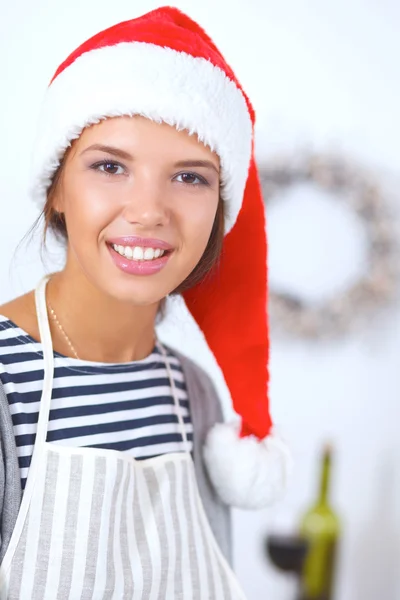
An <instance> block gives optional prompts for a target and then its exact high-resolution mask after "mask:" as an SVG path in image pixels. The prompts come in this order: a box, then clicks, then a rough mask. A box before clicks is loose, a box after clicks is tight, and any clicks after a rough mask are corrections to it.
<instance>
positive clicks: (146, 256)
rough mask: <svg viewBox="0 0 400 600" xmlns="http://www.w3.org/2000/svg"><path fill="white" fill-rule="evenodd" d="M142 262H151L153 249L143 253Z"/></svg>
mask: <svg viewBox="0 0 400 600" xmlns="http://www.w3.org/2000/svg"><path fill="white" fill-rule="evenodd" d="M143 258H144V260H153V258H154V250H153V248H146V249H145V251H144V256H143Z"/></svg>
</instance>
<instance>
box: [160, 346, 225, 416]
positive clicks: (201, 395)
mask: <svg viewBox="0 0 400 600" xmlns="http://www.w3.org/2000/svg"><path fill="white" fill-rule="evenodd" d="M168 350H169V351H170V352H171V353H172V354H173V355H174V356H176V357H177V358H178V359H179V361H180V363H181V366H182V370H183V374H184V377H185V382H186V387H187V391H188V396H189V401H190V405H191V410H192V413H193V412H194V413H195V414H198V417H199V418H200V415H201V420H202V421H205V420H208V421H209V425H210V426H211V424H212V423H215V422H217V421H223V413H222V406H221V401H220V399H219V396H218V393H217V390H216V388H215V385H214V382H213V380H212V379H211V377H210V375H209V374H208V373H207V372H206V371H205V370H204V369H203V368H202V367H200V366H199V365H198V364H197V363H196V362H195V361H193V360H192V359H190V358H188V357H187V356H185V355H184V354H181V353H180V352H179V351H177V350H175V348H171V347H168Z"/></svg>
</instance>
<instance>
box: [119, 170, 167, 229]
mask: <svg viewBox="0 0 400 600" xmlns="http://www.w3.org/2000/svg"><path fill="white" fill-rule="evenodd" d="M123 216H124V219H125V220H126V221H127V222H128V223H130V224H133V225H138V226H140V227H142V228H143V229H153V228H155V227H160V226H164V225H166V224H167V223H168V221H169V210H168V206H167V199H166V193H165V190H163V189H162V186H161V185H160V184H159V183H157V181H154V180H153V181H149V180H148V179H147V178H146V179H145V180H141V179H140V178H137V179H136V180H135V182H134V183H133V184H132V187H131V188H130V190H129V191H128V193H127V196H126V198H125V202H124V209H123Z"/></svg>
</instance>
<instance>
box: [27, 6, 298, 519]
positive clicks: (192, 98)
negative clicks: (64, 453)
mask: <svg viewBox="0 0 400 600" xmlns="http://www.w3.org/2000/svg"><path fill="white" fill-rule="evenodd" d="M122 115H124V116H128V115H131V116H132V115H142V116H145V117H147V118H149V119H151V120H153V121H156V122H165V123H168V124H170V125H172V126H174V127H176V128H178V129H182V130H187V131H188V132H189V133H190V134H195V135H196V136H197V138H198V139H199V140H200V141H201V142H202V143H204V144H205V145H207V146H208V147H209V148H210V149H211V150H213V151H215V152H216V153H217V154H218V156H219V158H220V166H221V196H222V198H223V201H224V203H225V238H224V245H223V252H222V258H221V262H220V265H219V267H218V269H217V270H216V271H215V273H214V274H213V276H211V277H209V278H207V280H206V281H204V282H202V283H200V284H198V285H197V286H196V287H194V288H192V289H191V290H190V291H188V292H186V293H185V294H184V298H185V301H186V304H187V306H188V308H189V310H190V312H191V314H192V315H193V317H194V319H195V320H196V322H197V323H198V325H199V327H200V329H201V330H202V332H203V334H204V336H205V339H206V341H207V343H208V345H209V347H210V349H211V351H212V352H213V354H214V356H215V358H216V360H217V362H218V364H219V366H220V367H221V370H222V373H223V375H224V378H225V380H226V383H227V386H228V388H229V391H230V394H231V398H232V402H233V408H234V410H235V412H236V413H237V414H238V415H239V417H240V418H241V423H233V424H231V423H223V424H218V425H216V426H215V427H214V428H213V429H212V430H211V431H210V432H209V434H208V437H207V439H206V442H205V445H204V458H205V462H206V465H207V468H208V472H209V474H210V477H211V480H212V482H213V484H214V486H215V488H216V490H217V491H218V493H219V495H220V497H221V499H222V500H223V501H224V502H225V503H227V504H230V505H233V506H239V507H242V508H261V507H263V506H266V505H267V504H268V503H270V502H271V501H273V500H275V499H276V498H277V497H278V496H279V495H280V493H281V490H282V488H283V487H284V486H285V481H286V477H287V471H288V464H289V459H288V453H287V450H286V447H285V446H284V444H283V443H282V442H281V441H280V440H279V438H278V437H277V436H276V435H275V434H274V432H273V430H272V422H271V416H270V412H269V399H268V379H269V376H268V360H269V331H268V318H267V241H266V233H265V217H264V205H263V200H262V196H261V191H260V184H259V180H258V174H257V168H256V163H255V159H254V122H255V115H254V110H253V108H252V106H251V104H250V101H249V99H248V98H247V96H246V94H245V93H244V91H243V89H242V88H241V86H240V84H239V82H238V80H237V79H236V77H235V75H234V73H233V72H232V70H231V68H230V67H229V66H228V65H227V63H226V62H225V60H224V58H223V56H222V55H221V53H220V52H219V50H218V49H217V48H216V46H215V45H214V43H213V42H212V40H211V39H210V38H209V36H208V35H207V34H206V33H205V32H204V31H203V29H202V28H201V27H199V25H197V24H196V23H195V22H194V21H192V20H191V19H190V18H189V17H187V16H186V15H184V14H183V13H182V12H180V11H179V10H177V9H176V8H172V7H163V8H159V9H157V10H154V11H152V12H150V13H148V14H146V15H144V16H142V17H139V18H137V19H133V20H130V21H125V22H123V23H119V24H118V25H115V26H113V27H110V28H109V29H106V30H105V31H102V32H100V33H99V34H97V35H95V36H94V37H92V38H91V39H89V40H88V41H86V42H85V43H83V44H82V45H81V46H80V47H79V48H78V49H77V50H75V51H74V52H73V53H72V54H71V55H70V56H69V57H68V58H67V59H66V60H65V61H64V62H63V63H62V64H61V65H60V67H59V68H58V69H57V71H56V73H55V75H54V77H53V79H52V81H51V83H50V86H49V88H48V90H47V94H46V97H45V102H44V106H43V111H42V116H41V119H40V123H39V136H38V138H37V142H36V147H35V152H34V159H33V180H32V193H33V196H34V199H35V200H36V202H37V203H38V204H39V206H40V208H43V206H44V202H45V200H46V193H47V190H48V188H49V186H50V183H51V180H52V177H53V175H54V173H55V171H56V169H57V167H58V166H59V164H60V160H61V159H62V157H63V155H64V153H65V151H66V149H67V148H68V147H69V146H70V145H71V142H72V140H74V139H76V138H78V137H79V136H80V134H81V132H82V130H83V129H84V128H85V127H87V126H89V125H92V124H95V123H98V122H99V121H101V120H102V119H105V118H107V117H116V116H122Z"/></svg>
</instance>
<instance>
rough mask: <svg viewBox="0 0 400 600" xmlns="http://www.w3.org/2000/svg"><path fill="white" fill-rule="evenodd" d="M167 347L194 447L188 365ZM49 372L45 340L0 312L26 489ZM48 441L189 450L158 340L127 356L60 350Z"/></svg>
mask: <svg viewBox="0 0 400 600" xmlns="http://www.w3.org/2000/svg"><path fill="white" fill-rule="evenodd" d="M167 354H168V356H169V357H170V361H169V362H170V365H171V368H172V373H173V378H174V382H175V387H176V391H177V394H178V398H179V403H180V405H181V407H182V409H183V413H182V414H183V417H184V423H185V427H186V433H187V437H188V442H189V445H190V447H191V446H192V440H193V428H192V423H191V420H190V414H189V401H188V397H187V390H186V384H185V380H184V376H183V371H182V367H181V365H180V362H179V360H178V358H177V357H176V356H175V355H174V354H172V353H171V351H169V350H168V349H167ZM43 375H44V369H43V353H42V346H41V344H40V343H38V342H37V341H36V340H34V339H33V338H32V337H31V336H29V335H28V334H27V333H26V332H25V331H23V330H22V329H20V328H19V327H18V326H17V325H16V324H15V323H13V322H12V321H10V320H9V319H7V318H6V317H4V316H2V315H0V380H1V382H2V383H3V386H4V390H5V392H6V394H7V398H8V402H9V405H10V411H11V416H12V421H13V425H14V434H15V440H16V445H17V453H18V461H19V466H20V470H21V481H22V489H24V487H25V483H26V478H27V474H28V470H29V465H30V462H31V457H32V450H33V446H34V443H35V436H36V426H37V420H38V410H39V403H40V397H41V393H42V384H43ZM47 441H48V442H51V443H55V444H61V445H64V446H80V447H83V446H91V447H95V448H107V449H115V450H120V451H125V452H128V453H129V454H131V455H133V456H134V457H135V458H136V459H143V458H151V457H153V456H158V455H160V454H165V453H167V452H180V451H183V450H185V447H184V444H183V440H182V435H181V433H180V429H179V422H178V418H177V416H176V413H175V407H174V400H173V397H172V393H171V388H170V383H169V379H168V373H167V370H166V367H165V362H164V359H163V356H162V353H161V350H160V349H159V347H158V346H157V345H156V346H155V348H154V350H153V352H152V353H151V354H150V355H149V356H148V357H146V358H145V359H143V360H140V361H135V362H130V363H122V364H110V363H99V362H90V361H84V360H78V359H75V358H68V357H66V356H63V355H61V354H59V353H58V352H54V382H53V393H52V405H51V410H50V416H49V424H48V433H47Z"/></svg>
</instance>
